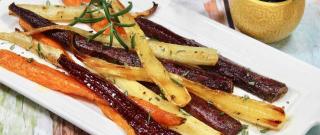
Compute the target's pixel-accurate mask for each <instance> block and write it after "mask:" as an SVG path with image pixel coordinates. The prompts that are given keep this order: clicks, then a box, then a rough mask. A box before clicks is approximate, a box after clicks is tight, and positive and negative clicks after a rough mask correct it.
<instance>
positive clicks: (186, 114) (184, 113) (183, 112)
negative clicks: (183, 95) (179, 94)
mask: <svg viewBox="0 0 320 135" xmlns="http://www.w3.org/2000/svg"><path fill="white" fill-rule="evenodd" d="M179 111H180V112H181V113H182V114H183V115H185V116H189V114H188V113H187V112H186V111H185V110H183V109H182V108H180V109H179Z"/></svg>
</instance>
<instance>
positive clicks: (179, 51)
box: [176, 50, 186, 54]
mask: <svg viewBox="0 0 320 135" xmlns="http://www.w3.org/2000/svg"><path fill="white" fill-rule="evenodd" d="M181 52H186V50H178V51H177V52H176V54H178V53H181Z"/></svg>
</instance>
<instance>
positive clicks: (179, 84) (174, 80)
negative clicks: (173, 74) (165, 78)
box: [170, 78, 183, 87]
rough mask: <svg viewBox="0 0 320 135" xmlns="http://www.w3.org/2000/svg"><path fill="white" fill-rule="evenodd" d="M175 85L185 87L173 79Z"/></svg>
mask: <svg viewBox="0 0 320 135" xmlns="http://www.w3.org/2000/svg"><path fill="white" fill-rule="evenodd" d="M170 79H171V80H172V81H173V82H174V83H175V84H177V85H178V86H180V87H183V85H182V84H181V83H180V82H179V81H177V80H175V79H173V78H170Z"/></svg>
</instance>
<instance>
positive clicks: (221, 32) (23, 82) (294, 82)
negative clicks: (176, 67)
mask: <svg viewBox="0 0 320 135" xmlns="http://www.w3.org/2000/svg"><path fill="white" fill-rule="evenodd" d="M11 2H12V1H11V0H2V1H0V31H1V32H3V31H5V32H9V31H13V30H14V28H15V27H18V24H17V18H16V17H13V16H9V15H8V5H9V4H10V3H11ZM15 2H16V3H35V1H33V0H19V1H18V0H16V1H15ZM45 2H46V0H42V1H37V2H36V3H38V4H45ZM156 2H157V3H159V5H160V8H159V10H158V11H157V12H156V14H155V15H154V16H153V17H151V20H153V21H155V22H157V23H159V24H162V25H164V26H165V27H167V28H169V29H171V30H172V31H175V32H176V33H179V34H181V35H183V36H185V37H189V38H192V39H195V40H196V41H198V42H200V43H202V44H204V45H206V46H208V47H212V48H216V49H218V50H219V52H220V53H221V54H222V55H224V56H226V57H228V58H230V59H231V60H233V61H236V62H237V63H239V64H241V65H244V66H246V67H249V68H250V69H251V70H253V71H255V72H258V73H259V74H262V75H265V76H268V77H271V78H274V79H276V80H280V81H281V82H284V83H286V84H287V86H288V87H289V91H288V93H287V94H286V95H285V96H284V97H283V98H282V99H281V100H279V101H277V102H276V103H274V104H275V105H278V106H283V107H284V108H285V111H286V113H287V115H288V122H287V123H286V124H285V126H284V128H283V129H281V130H280V131H277V132H274V131H272V132H268V133H267V134H279V135H280V134H281V135H284V134H286V135H289V134H290V135H291V134H295V135H296V134H297V135H300V134H304V133H306V131H307V130H308V129H309V128H310V127H311V126H312V125H314V124H316V123H319V122H320V105H318V104H319V101H320V85H319V84H317V83H319V82H320V70H319V69H317V68H315V67H313V66H311V65H308V64H305V63H303V62H301V61H299V60H296V59H295V58H292V57H290V56H288V55H287V54H284V53H282V52H280V51H278V50H276V49H274V48H272V47H269V46H267V45H265V44H263V43H261V42H259V41H256V40H254V39H252V38H250V37H248V36H245V35H243V34H241V33H239V32H236V31H233V30H231V29H229V28H227V27H225V26H223V25H221V24H219V23H216V22H214V21H212V20H210V19H208V18H206V17H204V16H201V15H199V14H197V13H194V12H192V11H188V10H187V9H184V8H183V7H181V6H180V5H176V4H175V3H173V2H170V0H157V1H156ZM56 3H61V1H60V0H51V4H56ZM151 5H152V4H151V1H149V0H136V1H134V8H135V9H134V10H143V9H146V8H148V7H150V6H151ZM10 46H11V44H10V43H7V42H3V43H2V41H1V43H0V49H8V48H10ZM13 51H14V52H16V53H18V54H20V55H23V56H25V57H33V58H35V59H36V60H37V61H40V62H41V63H45V64H47V63H46V62H44V61H42V60H40V59H38V58H37V57H36V56H34V55H32V54H30V53H29V52H26V51H24V50H23V49H21V48H19V47H15V49H13ZM0 82H1V83H3V84H5V85H7V86H9V87H11V88H13V89H14V90H16V91H17V92H19V93H21V94H23V95H24V96H26V97H28V98H30V99H31V100H33V101H34V102H36V103H38V104H40V105H42V106H43V107H45V108H47V109H49V110H50V111H52V112H54V113H56V114H57V115H60V116H61V117H63V118H65V119H66V120H68V121H70V122H71V123H73V124H75V125H77V126H79V127H80V128H82V129H84V130H85V131H87V132H89V133H91V134H110V135H111V134H112V135H115V134H117V135H118V134H124V132H123V131H122V130H121V128H119V127H118V126H117V125H116V124H114V123H113V122H112V121H110V120H109V119H107V118H106V117H105V116H103V114H102V113H101V112H100V111H99V109H97V107H95V106H93V105H91V104H88V103H85V102H82V101H79V100H77V99H74V98H71V97H69V96H66V95H63V94H60V93H57V92H54V91H52V90H49V89H47V88H44V87H42V86H40V85H37V84H36V83H33V82H31V81H29V80H27V79H25V78H23V77H20V76H18V75H16V74H14V73H12V72H9V71H7V70H5V69H3V68H1V67H0ZM235 93H236V94H237V95H244V94H247V95H249V96H250V97H251V98H255V99H258V98H256V97H255V96H253V95H251V94H248V93H246V92H244V91H242V90H240V89H238V88H236V89H235ZM259 130H260V129H259V128H257V127H255V126H250V127H249V133H250V134H259Z"/></svg>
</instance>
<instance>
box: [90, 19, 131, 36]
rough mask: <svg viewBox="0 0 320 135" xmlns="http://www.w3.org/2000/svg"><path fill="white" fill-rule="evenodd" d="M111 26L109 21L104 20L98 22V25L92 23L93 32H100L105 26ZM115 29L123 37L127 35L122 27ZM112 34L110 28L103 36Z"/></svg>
mask: <svg viewBox="0 0 320 135" xmlns="http://www.w3.org/2000/svg"><path fill="white" fill-rule="evenodd" d="M108 24H109V22H108V20H107V19H103V20H101V21H99V22H96V23H92V25H91V27H92V29H93V30H95V31H99V30H101V29H103V28H104V27H105V26H107V25H108ZM115 29H116V31H117V32H118V33H119V34H120V35H122V36H125V35H126V32H125V31H124V29H123V28H122V27H117V26H115ZM109 33H110V28H108V29H106V30H105V31H104V32H103V34H106V35H108V34H109Z"/></svg>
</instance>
